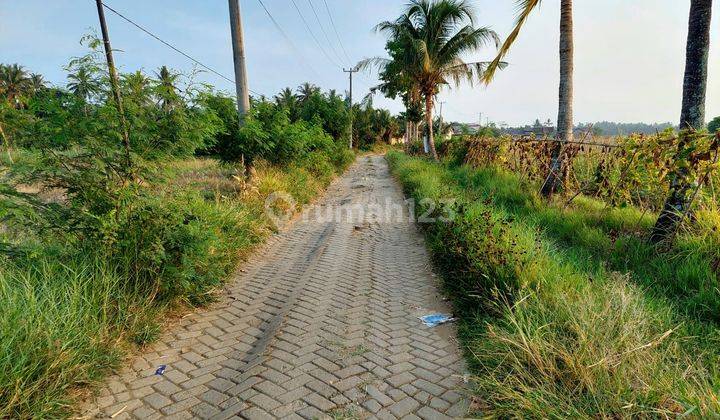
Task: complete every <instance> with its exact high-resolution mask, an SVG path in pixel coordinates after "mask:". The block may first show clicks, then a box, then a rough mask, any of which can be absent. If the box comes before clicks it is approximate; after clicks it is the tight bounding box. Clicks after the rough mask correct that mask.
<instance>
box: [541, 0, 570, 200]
mask: <svg viewBox="0 0 720 420" xmlns="http://www.w3.org/2000/svg"><path fill="white" fill-rule="evenodd" d="M574 53H575V46H574V41H573V7H572V0H562V1H561V4H560V91H559V101H558V102H559V104H558V123H557V140H560V141H559V142H558V143H556V144H555V147H554V148H553V151H552V155H551V158H550V173H549V174H548V177H547V179H546V180H545V184H543V187H542V191H541V193H542V195H543V196H545V197H550V196H552V194H553V193H554V192H555V191H557V190H558V189H559V187H560V184H561V182H562V181H561V180H562V172H563V162H562V160H561V158H562V156H561V154H562V150H563V146H564V143H565V142H569V141H572V140H573V69H574V64H573V63H574Z"/></svg>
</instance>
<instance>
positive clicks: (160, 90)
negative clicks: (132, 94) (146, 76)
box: [155, 66, 180, 112]
mask: <svg viewBox="0 0 720 420" xmlns="http://www.w3.org/2000/svg"><path fill="white" fill-rule="evenodd" d="M155 77H156V78H157V81H156V82H155V83H156V85H155V91H156V93H157V96H158V98H159V100H160V101H159V102H160V108H162V110H163V111H165V112H169V111H171V110H173V109H174V108H175V107H176V106H177V104H178V103H179V102H180V95H179V94H178V88H177V82H178V79H179V78H180V74H179V73H176V72H173V71H171V70H170V69H168V68H167V66H162V67H160V69H159V70H158V71H157V72H156V73H155Z"/></svg>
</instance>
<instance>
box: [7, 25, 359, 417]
mask: <svg viewBox="0 0 720 420" xmlns="http://www.w3.org/2000/svg"><path fill="white" fill-rule="evenodd" d="M85 41H86V42H87V44H88V46H89V47H90V48H91V51H90V53H89V54H87V55H85V56H83V57H79V58H76V59H73V60H72V61H71V62H70V64H69V65H68V66H67V70H68V72H69V75H68V82H69V83H68V87H67V88H47V87H44V86H43V83H42V78H40V77H37V76H33V75H28V74H27V73H26V72H25V71H24V70H23V69H22V68H21V67H19V66H14V67H13V66H3V67H2V68H1V69H0V70H1V72H0V76H3V74H2V72H6V70H7V72H9V71H10V70H12V71H13V76H12V78H7V79H2V80H5V81H2V80H0V89H2V90H1V91H0V95H2V100H0V128H2V137H1V138H2V142H1V143H0V146H2V148H3V150H2V151H3V154H2V157H0V307H3V308H10V309H9V310H7V311H0V327H2V332H0V371H2V373H0V418H5V417H8V418H30V417H59V416H65V415H69V412H68V411H69V408H68V407H69V406H68V399H69V398H70V395H69V394H70V392H71V391H72V389H73V388H75V387H78V386H83V385H85V384H87V383H89V382H92V381H94V380H97V379H99V378H101V377H102V376H103V375H104V374H106V373H107V371H108V370H109V369H110V368H112V367H113V366H115V365H117V363H118V362H119V360H120V358H121V357H122V354H123V351H124V349H125V345H126V344H127V342H128V341H129V342H132V343H136V344H143V343H145V342H147V341H149V340H152V339H153V338H154V337H155V336H156V335H157V334H158V331H159V326H158V323H157V322H158V319H159V318H160V315H161V314H162V312H163V310H164V308H165V307H166V306H175V305H177V304H189V305H199V304H204V303H206V302H208V301H209V300H211V299H212V297H213V295H214V291H215V290H216V289H217V288H218V287H220V285H221V283H222V281H223V280H224V279H225V278H226V277H227V275H228V274H229V273H231V272H232V270H233V269H234V268H235V265H236V263H237V262H238V259H239V258H241V257H242V256H244V255H246V254H247V253H248V252H249V250H250V249H251V248H252V247H253V246H254V245H256V244H258V243H259V242H260V241H262V240H263V239H264V238H265V237H266V236H267V235H268V234H269V233H270V232H271V231H272V229H273V226H272V224H271V222H270V220H268V219H267V218H266V216H265V214H264V207H263V205H264V201H265V199H266V198H267V197H268V196H269V195H270V194H271V193H273V192H276V191H285V192H287V193H289V194H290V195H291V196H292V197H293V198H294V199H295V200H296V201H297V203H299V204H304V203H307V202H309V201H310V200H311V199H312V198H313V197H314V196H316V195H317V194H318V193H319V192H320V191H321V190H322V189H323V188H324V187H325V186H327V184H328V183H329V182H330V180H331V179H332V178H333V176H334V175H335V174H337V173H338V172H339V171H342V170H344V169H345V168H346V167H347V165H349V163H350V162H351V161H352V159H353V156H354V155H353V153H352V151H350V150H347V146H346V144H347V143H346V142H345V141H344V140H343V139H342V137H343V136H346V135H347V134H345V133H347V132H348V131H349V130H348V128H349V127H348V125H347V124H348V123H349V112H348V109H347V105H346V104H345V102H344V100H343V99H341V98H340V97H339V96H337V95H336V94H334V93H332V92H331V93H330V94H328V95H325V94H322V93H321V92H319V91H317V90H316V89H309V90H308V92H307V93H308V96H307V97H303V98H301V99H300V100H298V101H297V102H296V104H297V105H296V108H294V109H288V108H287V107H286V104H281V105H278V104H273V103H270V102H267V101H265V100H264V99H263V100H259V101H254V103H253V108H252V110H251V112H250V114H249V115H248V116H247V117H246V119H245V121H244V124H243V125H242V127H240V124H239V121H238V118H237V112H236V110H235V105H234V102H233V100H232V99H230V98H228V97H227V96H224V95H223V94H219V93H217V92H215V91H214V90H213V89H212V88H211V87H209V86H205V85H202V84H198V83H196V82H195V81H194V75H192V74H191V75H189V76H184V75H181V74H178V73H175V72H173V71H172V70H170V69H168V68H166V67H161V68H160V69H159V70H158V71H157V72H156V73H155V75H154V76H149V75H147V74H145V73H143V72H140V71H136V72H132V73H125V74H121V75H120V89H121V93H122V97H123V103H124V113H125V115H124V117H125V118H126V120H127V122H128V126H129V134H130V156H129V158H128V156H127V155H126V151H125V148H124V145H123V142H122V130H121V126H120V115H119V114H118V111H117V108H116V106H115V104H114V102H113V98H112V95H111V94H110V83H109V79H108V77H107V76H106V74H107V68H106V67H105V65H104V64H103V61H102V54H101V53H100V51H99V50H98V49H97V48H99V46H100V44H99V42H98V40H97V39H94V38H92V37H88V38H86V39H85ZM16 73H18V74H20V76H22V77H20V76H18V75H17V74H16ZM8 74H9V73H8ZM11 80H12V81H13V82H12V83H13V84H11V83H9V82H8V81H11ZM16 80H22V81H23V82H22V83H15V82H14V81H16ZM326 130H327V131H326ZM333 133H335V134H336V135H337V136H338V137H337V138H334V137H333ZM208 153H216V154H218V155H219V157H220V158H222V159H223V160H225V161H227V162H230V163H225V164H223V165H222V166H220V165H219V164H218V163H215V162H214V161H196V160H190V158H191V157H192V156H194V155H196V154H208ZM241 156H245V157H247V158H248V159H249V160H250V161H251V162H252V163H253V164H254V166H255V168H256V172H255V176H254V177H253V178H252V180H251V181H250V182H248V181H247V180H246V179H244V177H242V174H243V172H244V168H240V167H238V166H236V165H234V162H235V161H237V160H240V157H241ZM198 178H199V179H198ZM289 210H295V209H289ZM50 303H51V304H50Z"/></svg>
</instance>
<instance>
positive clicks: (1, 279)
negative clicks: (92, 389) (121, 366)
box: [0, 259, 160, 418]
mask: <svg viewBox="0 0 720 420" xmlns="http://www.w3.org/2000/svg"><path fill="white" fill-rule="evenodd" d="M145 292H147V291H145ZM150 301H151V299H150V298H149V294H148V293H143V291H138V290H132V289H128V288H127V285H126V284H125V283H124V281H123V278H122V276H120V275H118V273H117V272H116V270H115V269H113V267H109V266H108V265H107V264H105V263H103V262H102V261H97V260H94V259H76V260H71V261H67V262H64V263H61V262H59V261H48V260H41V261H39V262H38V263H37V264H35V265H34V267H32V268H20V267H14V266H13V265H4V266H3V267H2V268H0V304H1V305H2V310H1V311H0V402H2V403H0V418H14V417H25V416H27V417H30V416H31V415H32V416H33V417H52V416H57V415H58V413H62V412H65V411H66V410H67V408H68V406H67V405H68V401H69V400H68V399H67V394H68V391H69V390H70V388H71V387H73V386H76V385H78V384H83V383H89V382H92V381H94V380H96V379H98V378H99V377H101V376H102V375H104V374H107V371H108V370H109V369H110V368H111V367H112V366H114V364H116V363H117V362H118V360H119V359H120V357H121V356H122V353H123V350H124V349H125V346H123V345H122V343H123V342H124V339H125V338H129V339H131V340H133V341H137V340H138V339H139V336H142V335H145V334H146V331H147V329H148V328H150V329H152V328H153V321H151V319H153V318H154V317H153V315H154V312H156V311H158V310H160V308H159V307H157V306H156V305H151V304H150Z"/></svg>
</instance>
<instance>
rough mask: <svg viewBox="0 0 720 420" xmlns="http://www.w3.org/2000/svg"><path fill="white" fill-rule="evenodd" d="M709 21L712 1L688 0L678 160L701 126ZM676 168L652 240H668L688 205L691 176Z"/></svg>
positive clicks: (685, 166) (680, 166)
mask: <svg viewBox="0 0 720 420" xmlns="http://www.w3.org/2000/svg"><path fill="white" fill-rule="evenodd" d="M711 20H712V0H691V2H690V19H689V23H688V38H687V47H686V58H685V79H684V83H683V101H682V114H681V116H680V141H679V142H678V143H679V144H678V158H679V159H682V158H683V157H682V155H684V154H685V153H684V151H685V149H686V148H687V147H688V146H692V145H688V143H689V141H690V140H691V139H692V136H691V134H693V133H694V132H696V131H701V130H703V129H704V128H705V96H706V93H707V77H708V55H709V52H710V22H711ZM678 167H679V168H680V169H678V170H677V171H675V173H674V174H673V175H672V177H671V178H672V181H671V185H670V194H669V196H668V198H667V200H666V201H665V206H664V207H663V210H662V212H661V213H660V216H659V217H658V220H657V222H656V223H655V227H654V228H653V232H652V234H651V235H650V240H651V241H652V242H654V243H658V242H662V241H664V240H666V239H669V238H670V237H671V236H672V235H673V234H674V232H675V231H676V229H677V228H678V226H679V225H680V222H681V221H682V218H683V216H684V215H685V214H686V213H687V211H688V209H689V206H690V200H691V198H690V196H691V192H690V190H691V185H692V184H693V182H694V180H693V179H691V178H692V176H691V174H690V171H689V170H688V168H687V165H678Z"/></svg>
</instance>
